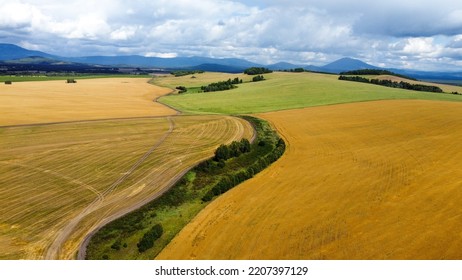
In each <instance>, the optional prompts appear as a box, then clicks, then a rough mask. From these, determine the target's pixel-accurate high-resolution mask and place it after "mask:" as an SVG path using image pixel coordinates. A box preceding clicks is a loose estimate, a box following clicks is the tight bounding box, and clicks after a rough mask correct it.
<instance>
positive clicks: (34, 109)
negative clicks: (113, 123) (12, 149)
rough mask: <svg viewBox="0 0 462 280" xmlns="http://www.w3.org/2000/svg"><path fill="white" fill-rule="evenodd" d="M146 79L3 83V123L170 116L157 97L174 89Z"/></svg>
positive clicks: (0, 121) (0, 95)
mask: <svg viewBox="0 0 462 280" xmlns="http://www.w3.org/2000/svg"><path fill="white" fill-rule="evenodd" d="M147 81H148V79H146V78H139V79H136V78H106V79H85V80H78V79H77V83H75V84H66V83H65V81H43V82H21V83H13V84H12V85H4V84H0V111H1V112H2V118H1V119H0V126H5V125H18V124H32V123H49V122H62V121H75V120H97V119H108V118H127V117H146V116H168V115H174V114H176V111H174V110H172V109H170V108H167V107H165V106H163V105H161V104H159V103H155V102H154V100H155V99H157V98H158V97H160V96H162V95H165V94H167V93H168V92H170V91H171V90H169V89H167V88H160V87H156V86H153V85H149V84H148V83H147Z"/></svg>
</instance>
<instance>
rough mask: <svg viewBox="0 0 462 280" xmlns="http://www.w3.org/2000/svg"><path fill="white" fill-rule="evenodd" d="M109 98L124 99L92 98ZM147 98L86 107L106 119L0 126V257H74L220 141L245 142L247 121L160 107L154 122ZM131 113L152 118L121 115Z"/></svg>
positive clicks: (72, 118) (11, 114) (69, 118)
mask: <svg viewBox="0 0 462 280" xmlns="http://www.w3.org/2000/svg"><path fill="white" fill-rule="evenodd" d="M105 83H107V81H106V82H105ZM147 87H148V88H150V89H151V91H153V90H154V91H155V90H156V87H154V86H151V85H147ZM145 90H146V89H145ZM162 90H163V91H162V92H163V93H166V92H167V91H165V90H164V89H162ZM108 94H109V93H108ZM114 94H116V95H117V94H118V95H119V96H125V97H126V98H129V97H128V96H126V93H124V92H119V93H112V94H109V95H108V96H105V94H102V96H100V98H96V100H97V101H98V102H99V101H101V100H102V99H101V98H103V99H104V98H109V97H111V96H112V97H113V96H114ZM87 95H88V93H85V94H83V95H82V96H81V98H83V99H86V98H88V96H87ZM137 96H138V97H137ZM152 96H155V94H152V93H151V94H146V92H144V93H143V92H142V95H136V94H135V97H134V98H135V99H137V98H138V99H137V101H136V100H135V101H134V102H133V103H129V104H128V108H127V109H128V111H123V110H121V111H118V112H116V111H117V110H114V108H108V110H107V114H106V113H105V112H104V107H101V106H100V105H98V106H100V107H101V108H96V106H95V110H96V109H97V110H101V112H100V113H101V115H108V116H110V117H115V118H114V119H112V118H111V119H107V118H105V119H102V120H97V119H95V120H92V121H79V120H78V118H76V117H75V116H74V115H73V114H67V115H64V116H62V117H63V118H64V119H61V118H51V119H50V118H45V119H44V120H45V121H48V120H52V119H53V122H52V123H49V124H43V121H40V119H37V122H39V123H41V124H32V125H27V124H24V123H23V120H24V118H23V117H21V116H19V117H18V118H17V120H18V122H15V121H11V122H9V123H4V125H5V126H3V127H0V134H1V136H2V137H1V138H0V146H1V147H2V149H1V150H0V204H1V205H2V212H1V213H0V259H73V258H75V257H76V252H77V251H78V250H79V247H80V246H81V244H82V242H83V241H84V239H85V237H86V236H88V235H89V234H91V233H92V232H93V231H94V230H95V229H97V228H99V227H101V226H102V225H104V224H106V223H108V222H110V221H112V220H114V219H115V218H117V217H120V216H122V215H124V214H125V213H127V212H129V211H131V210H134V209H136V208H138V207H140V206H141V205H143V204H145V203H147V202H148V201H150V200H152V199H153V198H155V197H157V196H159V195H160V194H162V193H163V192H165V191H166V190H167V189H168V188H169V187H170V186H171V185H172V184H173V183H174V182H175V181H176V180H177V179H178V178H179V177H181V175H182V174H184V173H185V172H186V171H187V170H188V169H190V168H191V167H193V166H194V165H195V164H197V162H199V161H201V160H203V159H205V158H207V157H209V156H211V155H212V154H213V151H214V150H215V148H216V147H217V146H219V145H220V144H223V143H229V142H231V141H233V140H239V139H241V138H242V137H246V138H251V137H252V136H253V129H252V127H251V126H250V124H248V123H247V122H245V121H244V120H242V119H239V118H234V117H227V116H181V115H176V114H177V112H175V111H173V110H171V109H169V108H167V109H162V110H160V112H159V114H160V116H158V117H156V116H155V115H156V112H157V111H156V110H157V108H158V106H162V105H160V104H156V105H155V106H153V107H151V108H149V105H148V103H144V102H145V101H144V100H150V101H149V102H150V104H153V103H152V100H153V98H152ZM139 97H142V98H141V99H139ZM8 98H9V97H8ZM73 98H77V97H76V96H72V98H71V99H73ZM63 102H64V101H63ZM85 102H90V101H88V100H85ZM137 104H138V105H137ZM55 105H56V104H51V105H50V106H51V107H50V111H49V112H52V111H53V110H52V108H53V106H55ZM134 106H135V107H136V106H147V107H146V108H144V109H143V110H144V111H143V110H141V111H140V113H141V114H145V112H148V111H149V110H151V112H152V114H153V115H154V116H152V117H141V116H139V114H140V113H137V114H138V115H136V116H134V117H130V114H132V112H134V111H132V108H134ZM169 112H170V116H168V113H169ZM31 113H32V114H41V113H42V112H41V111H40V112H31ZM89 113H91V111H89V110H84V111H82V114H81V117H82V119H88V118H87V117H88V115H87V114H89ZM114 114H118V115H114ZM124 114H127V116H128V117H124ZM165 114H167V115H166V116H164V115H165ZM14 115H15V114H14V112H12V111H11V112H9V114H8V117H9V118H10V119H14V118H13V117H14ZM82 248H83V247H82ZM82 248H81V249H82Z"/></svg>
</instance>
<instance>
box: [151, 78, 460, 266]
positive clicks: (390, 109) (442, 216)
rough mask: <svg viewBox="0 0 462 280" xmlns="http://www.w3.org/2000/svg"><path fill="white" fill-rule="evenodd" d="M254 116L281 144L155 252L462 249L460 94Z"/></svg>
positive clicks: (193, 255) (408, 253)
mask: <svg viewBox="0 0 462 280" xmlns="http://www.w3.org/2000/svg"><path fill="white" fill-rule="evenodd" d="M353 84H355V83H353ZM387 90H389V89H387ZM258 116H259V117H261V118H263V119H267V120H269V121H271V122H272V123H273V125H274V126H275V127H276V128H277V130H278V131H279V132H280V133H281V134H282V136H283V137H284V139H285V140H286V142H287V146H288V148H287V151H286V154H285V155H284V156H283V157H282V158H281V159H280V160H279V161H278V162H276V163H275V164H274V165H272V166H271V167H269V168H268V169H266V170H265V171H263V172H262V173H260V174H258V175H257V176H256V177H255V178H253V179H251V180H249V181H247V182H245V183H243V184H241V185H240V186H238V187H237V188H235V189H233V190H231V191H230V192H228V193H226V194H225V195H223V196H221V197H219V198H218V199H216V200H215V201H214V202H213V203H211V204H210V205H209V206H208V207H206V208H205V209H204V211H202V212H201V213H200V214H199V215H198V216H197V217H196V218H195V219H194V220H193V221H192V222H191V223H190V224H189V225H188V226H186V227H185V228H184V229H183V231H182V232H180V234H179V235H178V236H177V237H176V238H175V239H174V240H173V241H172V242H171V243H170V244H169V245H168V246H167V247H166V249H165V250H164V251H163V252H162V253H161V254H160V255H159V256H158V259H460V258H462V255H461V250H460V248H462V239H461V238H460V228H461V227H462V220H461V219H460V216H461V214H462V210H461V208H460V207H459V206H458V205H459V204H460V201H461V199H462V191H461V189H460V187H461V181H460V178H461V175H462V173H461V171H460V168H457V166H458V164H459V163H460V160H461V158H462V143H461V142H460V141H459V139H460V137H461V136H462V135H461V133H462V117H461V116H462V104H460V103H452V102H439V101H417V100H405V101H399V100H394V101H375V102H363V103H352V104H342V105H334V106H322V107H314V108H307V109H300V110H289V111H281V112H273V113H265V114H259V115H258Z"/></svg>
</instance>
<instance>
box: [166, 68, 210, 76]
mask: <svg viewBox="0 0 462 280" xmlns="http://www.w3.org/2000/svg"><path fill="white" fill-rule="evenodd" d="M202 73H204V71H202V70H178V71H173V72H171V73H170V74H172V75H173V76H175V77H181V76H187V75H194V74H202Z"/></svg>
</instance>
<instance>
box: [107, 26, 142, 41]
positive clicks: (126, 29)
mask: <svg viewBox="0 0 462 280" xmlns="http://www.w3.org/2000/svg"><path fill="white" fill-rule="evenodd" d="M137 30H138V27H137V26H122V27H121V28H119V29H117V30H114V31H112V32H111V35H110V38H111V39H113V40H120V41H126V40H128V39H130V38H133V36H135V34H136V31H137Z"/></svg>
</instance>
